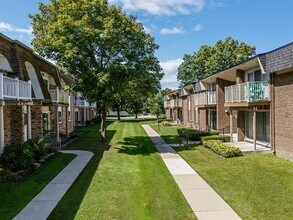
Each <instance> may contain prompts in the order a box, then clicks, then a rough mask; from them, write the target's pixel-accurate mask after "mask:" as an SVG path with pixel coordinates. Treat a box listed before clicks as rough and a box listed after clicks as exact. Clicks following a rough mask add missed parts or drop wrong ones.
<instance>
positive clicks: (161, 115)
mask: <svg viewBox="0 0 293 220" xmlns="http://www.w3.org/2000/svg"><path fill="white" fill-rule="evenodd" d="M158 119H166V115H165V114H160V115H159V116H158Z"/></svg>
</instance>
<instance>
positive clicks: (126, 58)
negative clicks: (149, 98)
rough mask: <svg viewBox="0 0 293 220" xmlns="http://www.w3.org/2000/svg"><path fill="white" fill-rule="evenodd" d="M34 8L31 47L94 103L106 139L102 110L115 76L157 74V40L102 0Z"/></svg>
mask: <svg viewBox="0 0 293 220" xmlns="http://www.w3.org/2000/svg"><path fill="white" fill-rule="evenodd" d="M39 10H40V12H39V14H35V15H30V17H31V18H32V26H33V34H34V38H33V41H32V44H33V46H34V49H35V50H36V51H37V52H38V53H40V54H41V55H43V56H45V57H47V58H49V59H52V60H55V61H57V63H58V65H60V66H61V67H62V68H64V69H65V70H66V71H67V72H68V73H71V74H73V76H74V78H75V82H74V84H73V85H72V89H74V90H75V91H80V92H82V94H83V96H84V97H85V98H86V99H88V100H89V101H90V102H97V103H98V105H99V107H100V109H101V113H102V124H101V140H102V142H103V143H104V144H106V143H107V142H106V113H107V109H108V108H109V107H111V106H113V103H114V102H113V96H114V93H113V91H116V90H117V88H118V87H120V82H127V81H133V80H135V79H138V78H144V77H145V78H147V77H148V76H150V75H151V76H152V77H153V78H155V79H156V80H157V81H159V80H160V79H161V78H162V76H163V74H162V72H161V68H160V66H159V62H158V60H157V58H156V57H155V56H154V52H155V50H157V49H158V45H156V44H155V43H154V39H153V38H152V37H151V36H150V35H149V34H147V33H146V32H145V31H144V29H143V26H142V24H141V23H138V22H137V21H136V18H135V17H134V16H126V15H125V13H123V12H122V11H121V9H119V8H117V7H115V6H109V5H108V3H107V1H105V0H51V1H50V4H48V5H44V4H42V3H40V5H39ZM133 92H134V93H135V91H133Z"/></svg>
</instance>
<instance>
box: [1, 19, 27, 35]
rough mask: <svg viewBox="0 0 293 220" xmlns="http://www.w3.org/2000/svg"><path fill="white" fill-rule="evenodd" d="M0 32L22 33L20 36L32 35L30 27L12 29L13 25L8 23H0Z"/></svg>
mask: <svg viewBox="0 0 293 220" xmlns="http://www.w3.org/2000/svg"><path fill="white" fill-rule="evenodd" d="M0 31H4V32H16V33H22V34H32V31H33V29H32V27H29V28H18V27H14V26H13V25H11V24H9V23H5V22H2V21H0Z"/></svg>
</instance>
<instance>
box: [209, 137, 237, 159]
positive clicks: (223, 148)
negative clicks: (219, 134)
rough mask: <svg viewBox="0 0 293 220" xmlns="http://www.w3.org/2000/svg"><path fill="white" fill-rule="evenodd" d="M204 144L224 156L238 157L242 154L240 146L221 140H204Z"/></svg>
mask: <svg viewBox="0 0 293 220" xmlns="http://www.w3.org/2000/svg"><path fill="white" fill-rule="evenodd" d="M203 145H204V146H205V147H208V148H210V149H212V150H213V151H214V152H216V153H218V154H220V155H222V156H223V157H237V156H241V155H242V153H241V151H240V150H239V149H238V148H236V147H234V146H231V145H228V144H224V143H223V142H222V141H220V140H208V141H204V142H203Z"/></svg>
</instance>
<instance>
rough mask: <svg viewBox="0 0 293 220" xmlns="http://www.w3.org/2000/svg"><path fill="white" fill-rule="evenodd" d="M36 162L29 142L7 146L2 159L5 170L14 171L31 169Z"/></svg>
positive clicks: (0, 158) (0, 161)
mask: <svg viewBox="0 0 293 220" xmlns="http://www.w3.org/2000/svg"><path fill="white" fill-rule="evenodd" d="M35 162H36V160H35V155H34V153H33V152H32V150H31V147H30V146H29V144H28V142H20V143H17V144H10V145H7V146H6V147H5V148H4V152H3V154H2V155H1V157H0V163H1V164H2V166H3V168H4V169H8V170H12V171H18V170H24V169H30V168H32V167H33V166H34V163H35Z"/></svg>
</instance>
